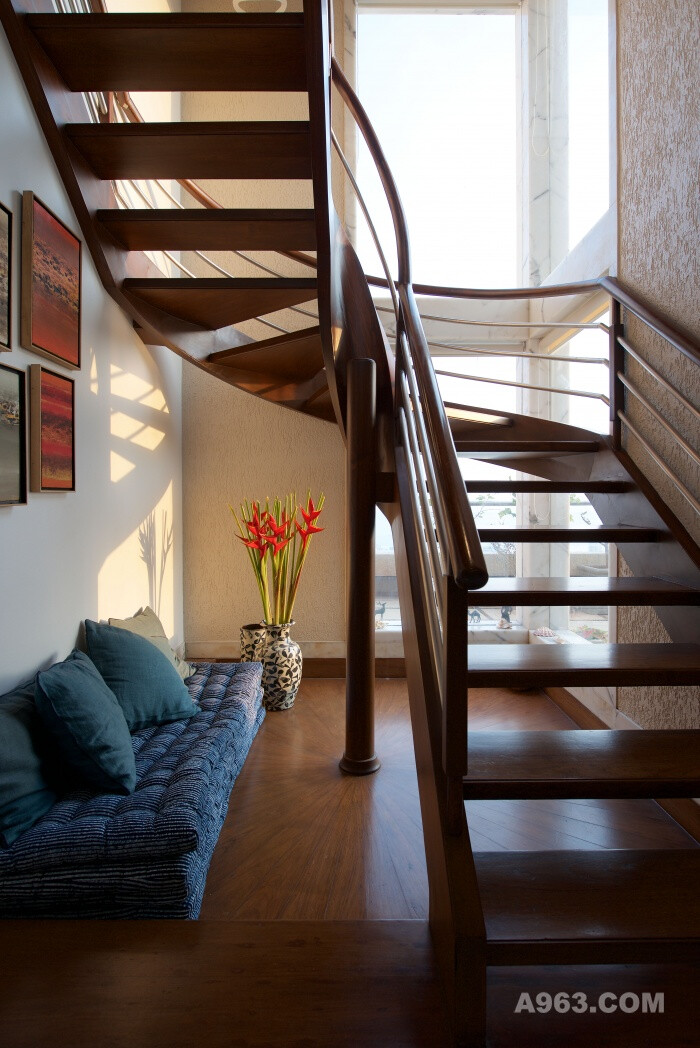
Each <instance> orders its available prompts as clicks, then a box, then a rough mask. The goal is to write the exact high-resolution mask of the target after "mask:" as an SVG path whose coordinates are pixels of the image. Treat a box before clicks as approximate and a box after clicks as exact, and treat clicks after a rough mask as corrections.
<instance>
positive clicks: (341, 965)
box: [0, 680, 700, 1048]
mask: <svg viewBox="0 0 700 1048" xmlns="http://www.w3.org/2000/svg"><path fill="white" fill-rule="evenodd" d="M343 687H344V684H343V681H340V680H334V681H327V680H309V681H305V682H304V685H303V687H302V690H301V691H300V694H299V697H298V699H297V705H296V707H295V708H294V709H293V710H292V711H287V712H283V713H276V714H270V715H269V716H268V717H267V719H266V721H265V722H264V724H263V726H262V728H261V730H260V734H259V737H258V739H257V740H256V742H255V743H254V745H253V748H252V751H251V754H250V756H249V758H248V760H247V762H246V765H245V766H244V768H243V771H242V773H241V775H240V776H239V779H238V781H237V783H236V786H235V788H234V792H233V795H232V798H231V810H230V812H229V816H228V818H227V820H226V824H225V826H224V829H223V831H222V835H221V838H220V842H219V845H218V847H217V850H216V853H215V855H214V859H213V862H212V867H211V872H210V876H209V880H208V885H207V891H206V895H205V900H204V906H203V909H202V919H201V920H200V921H198V922H182V921H160V922H152V921H122V922H91V921H84V922H60V923H57V922H42V921H30V922H19V921H17V922H0V949H1V950H2V957H3V960H4V964H3V975H2V978H1V979H0V1048H96V1046H99V1048H200V1046H201V1048H336V1046H339V1048H448V1046H449V1037H448V1032H447V1030H446V1027H445V1022H444V1017H443V1010H442V998H441V989H440V984H439V980H438V978H437V974H436V971H435V967H434V960H433V955H432V950H431V945H430V938H429V934H428V929H427V924H426V922H425V915H426V899H427V882H426V875H425V865H424V860H423V845H422V838H421V827H420V816H419V808H418V797H417V784H416V775H415V769H414V766H413V754H412V741H411V734H410V725H409V720H408V710H407V700H406V692H405V683H404V682H403V681H400V680H391V681H382V682H380V684H379V687H378V716H377V750H378V753H379V754H380V756H381V758H382V761H383V766H382V769H381V770H380V772H379V773H378V774H376V775H373V776H369V777H367V778H364V779H356V778H349V777H346V776H343V775H342V774H341V773H340V772H339V770H338V767H337V760H338V757H339V755H340V753H341V752H342V730H343V723H344V717H343ZM471 701H472V710H473V716H472V725H473V726H474V727H481V728H489V729H497V728H499V727H502V728H511V729H512V728H526V729H527V728H529V729H540V730H547V729H553V730H556V729H557V728H563V727H571V726H572V725H571V722H570V720H569V719H568V717H566V716H565V715H564V714H563V713H562V712H561V711H560V710H559V709H558V708H557V707H555V706H554V705H553V704H552V702H551V700H549V699H548V698H547V697H546V696H544V695H543V694H539V693H515V692H506V691H504V692H495V691H483V692H477V693H473V694H472V696H471ZM469 807H470V820H471V823H472V831H473V836H474V841H475V844H476V846H477V847H478V848H480V849H484V850H494V849H499V848H506V847H515V848H553V847H566V848H615V847H619V846H620V845H621V844H624V845H625V846H629V847H641V848H649V847H668V848H685V847H692V846H693V842H692V841H691V840H690V838H689V837H688V836H687V835H686V834H685V833H684V831H682V830H681V829H679V828H678V827H677V826H676V824H675V823H673V822H672V821H671V820H670V819H669V817H668V816H667V815H666V814H665V813H664V812H662V811H661V809H660V808H659V807H658V806H657V805H656V804H655V803H654V802H652V801H625V802H612V801H596V802H590V803H589V802H583V801H581V802H557V803H554V802H551V801H548V802H547V801H545V802H542V801H532V802H522V801H521V802H506V801H500V802H485V801H480V802H475V803H473V804H471V805H470V806H469ZM387 918H388V919H387ZM562 990H563V991H567V992H569V993H574V992H585V993H586V994H587V995H588V997H589V1000H590V1001H595V1000H597V996H598V994H600V993H602V992H605V991H609V992H611V993H617V994H622V993H624V992H635V993H638V994H640V995H641V994H642V993H643V992H650V993H659V992H663V993H665V1008H664V1014H663V1015H658V1014H655V1015H645V1014H642V1012H641V1011H640V1012H636V1013H632V1014H625V1013H623V1012H621V1011H618V1012H616V1013H615V1014H612V1015H602V1014H600V1012H598V1014H595V1015H592V1014H587V1015H585V1016H582V1015H574V1014H572V1013H569V1014H567V1015H562V1014H557V1013H554V1012H551V1013H549V1014H547V1015H542V1014H529V1013H527V1012H522V1013H520V1014H515V1008H516V1006H517V1004H518V1001H519V999H520V996H521V994H522V993H523V992H528V993H530V994H531V996H532V998H533V1000H534V998H535V995H536V994H537V993H538V992H542V991H546V992H549V993H550V994H554V993H556V992H558V991H562ZM699 990H700V986H699V985H698V975H697V972H694V971H692V970H691V969H690V968H689V967H687V966H673V967H671V966H669V967H665V968H661V967H651V966H635V967H632V966H626V967H621V966H618V967H609V968H592V969H591V968H583V967H582V968H549V969H542V968H533V969H523V968H518V969H516V968H507V969H506V968H504V969H495V970H491V971H490V973H489V1038H490V1040H489V1044H490V1046H491V1048H540V1046H542V1045H544V1044H547V1045H548V1046H551V1048H583V1046H584V1045H585V1046H587V1045H589V1044H591V1043H595V1044H597V1045H600V1046H603V1048H605V1046H609V1048H628V1046H634V1048H637V1046H640V1048H641V1046H649V1048H693V1046H697V1045H698V1044H700V1040H698V1037H697V1029H698V1024H697V1020H696V1018H695V1016H694V1014H693V1009H694V1002H695V1000H696V999H697V996H698V991H699Z"/></svg>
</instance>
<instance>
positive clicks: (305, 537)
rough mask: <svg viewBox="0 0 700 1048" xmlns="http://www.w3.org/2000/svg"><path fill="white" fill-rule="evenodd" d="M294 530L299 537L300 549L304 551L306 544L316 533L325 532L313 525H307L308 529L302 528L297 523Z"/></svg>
mask: <svg viewBox="0 0 700 1048" xmlns="http://www.w3.org/2000/svg"><path fill="white" fill-rule="evenodd" d="M295 524H296V529H297V531H298V532H299V534H300V535H301V542H302V547H303V548H304V549H306V543H307V542H308V541H309V539H310V538H311V536H312V535H315V534H316V532H318V531H325V528H317V527H316V525H315V524H311V523H309V524H308V527H306V528H302V526H301V524H300V523H299V521H298V520H297V521H295Z"/></svg>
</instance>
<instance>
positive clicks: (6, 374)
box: [0, 364, 27, 506]
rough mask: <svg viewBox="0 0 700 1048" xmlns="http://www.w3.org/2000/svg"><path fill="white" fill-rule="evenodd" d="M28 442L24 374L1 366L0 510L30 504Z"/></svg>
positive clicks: (3, 365)
mask: <svg viewBox="0 0 700 1048" xmlns="http://www.w3.org/2000/svg"><path fill="white" fill-rule="evenodd" d="M26 440H27V416H26V400H25V375H24V372H23V371H18V370H17V369H16V368H9V367H7V366H6V365H5V364H0V506H20V505H22V504H23V503H25V502H26V501H27V451H26Z"/></svg>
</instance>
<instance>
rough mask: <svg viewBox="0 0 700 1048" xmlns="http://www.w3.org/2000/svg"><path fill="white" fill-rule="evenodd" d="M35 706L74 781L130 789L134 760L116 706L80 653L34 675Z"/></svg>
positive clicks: (104, 789) (116, 789) (101, 787)
mask: <svg viewBox="0 0 700 1048" xmlns="http://www.w3.org/2000/svg"><path fill="white" fill-rule="evenodd" d="M35 698H36V706H37V709H38V711H39V715H40V716H41V718H42V720H43V721H44V724H45V725H46V727H47V729H48V731H49V733H50V735H51V736H52V738H53V739H54V740H55V743H56V745H57V747H58V749H59V752H60V755H61V757H62V758H63V760H64V761H65V762H66V763H67V764H68V767H69V768H70V770H71V771H72V772H73V773H74V774H75V775H76V777H77V779H78V780H79V781H82V782H83V783H88V784H89V785H90V786H94V787H96V788H97V789H98V790H100V791H102V792H107V793H132V792H133V790H134V787H135V785H136V762H135V760H134V751H133V748H132V745H131V735H130V734H129V728H128V726H127V723H126V720H125V718H124V714H123V712H122V708H121V706H120V705H119V703H118V702H117V699H116V696H115V695H114V692H112V691H110V690H109V688H108V687H107V685H106V684H105V682H104V680H103V679H102V677H101V676H100V674H99V673H98V671H97V669H96V668H95V666H94V665H93V663H92V662H91V661H90V659H89V658H88V657H87V655H84V654H83V652H82V651H73V652H72V653H71V654H70V655H69V656H68V658H67V659H66V660H65V661H64V662H57V663H56V665H55V666H52V667H51V669H49V670H45V671H44V672H43V673H39V674H38V676H37V679H36V691H35Z"/></svg>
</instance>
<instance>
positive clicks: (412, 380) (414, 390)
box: [399, 347, 449, 575]
mask: <svg viewBox="0 0 700 1048" xmlns="http://www.w3.org/2000/svg"><path fill="white" fill-rule="evenodd" d="M402 358H403V364H404V366H403V367H402V369H401V373H400V379H399V382H400V384H405V385H407V386H408V390H409V396H410V401H411V403H412V404H414V405H415V410H414V418H415V420H416V425H417V427H418V437H419V441H420V447H421V451H422V455H423V461H424V463H425V465H426V470H427V476H428V487H429V489H430V497H431V499H432V502H433V506H434V507H438V506H439V505H440V489H439V487H438V482H437V477H436V475H435V465H434V463H433V460H432V457H431V455H430V444H429V443H428V434H427V431H426V428H425V417H424V415H423V411H422V409H421V408H420V395H419V393H418V383H417V382H416V376H415V374H414V373H413V368H412V367H411V366H409V365H408V363H407V359H406V358H407V354H406V352H405V349H404V348H403V347H402ZM435 524H436V526H437V531H438V538H439V541H440V549H441V550H442V551H443V559H442V565H441V566H442V573H443V574H445V575H447V574H448V573H449V565H448V562H447V550H448V548H449V547H448V542H447V532H446V530H445V522H444V520H443V518H442V514H441V513H438V512H435Z"/></svg>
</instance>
